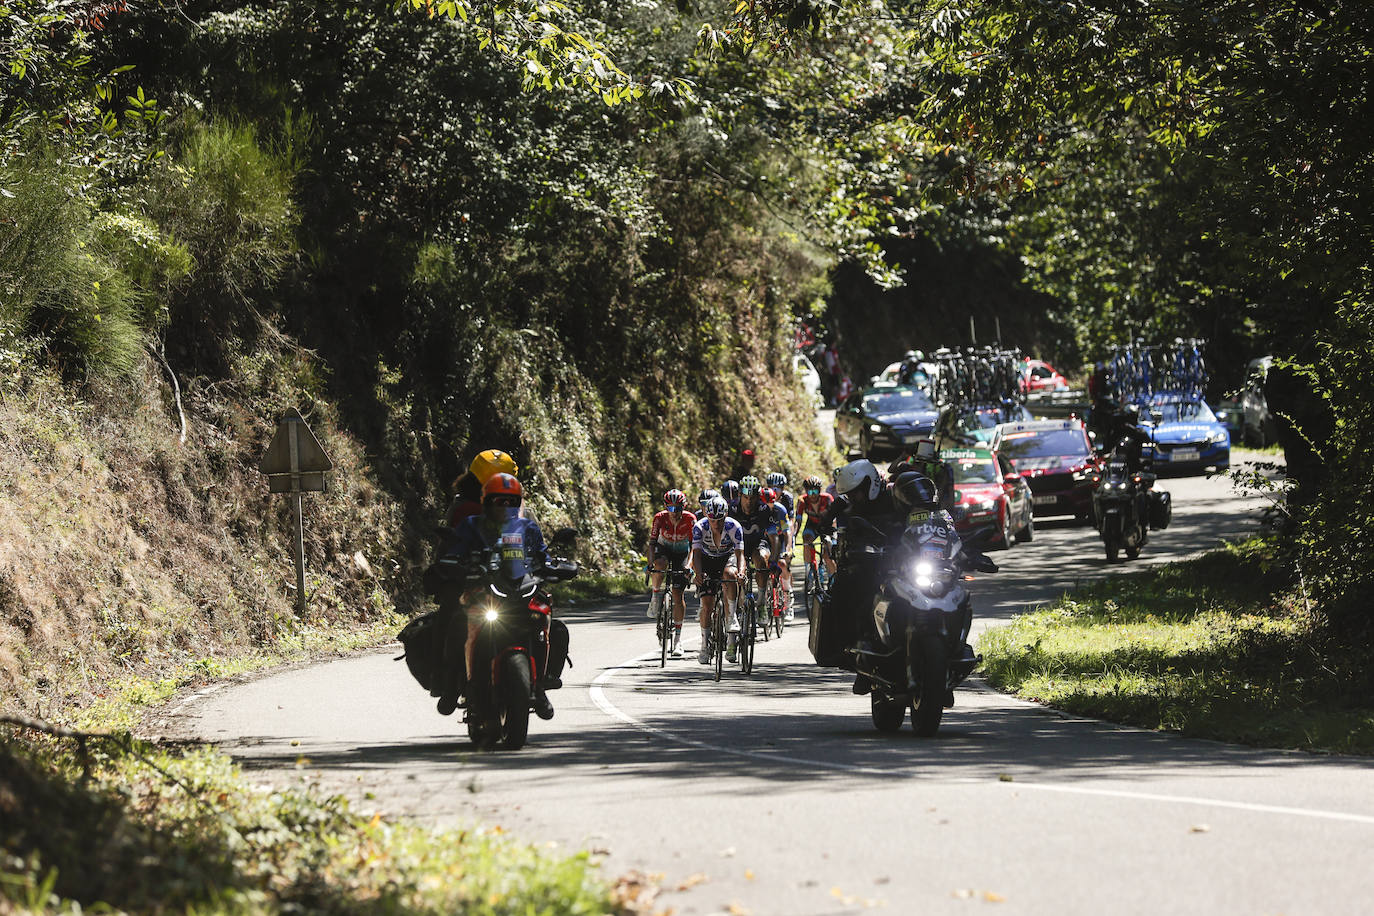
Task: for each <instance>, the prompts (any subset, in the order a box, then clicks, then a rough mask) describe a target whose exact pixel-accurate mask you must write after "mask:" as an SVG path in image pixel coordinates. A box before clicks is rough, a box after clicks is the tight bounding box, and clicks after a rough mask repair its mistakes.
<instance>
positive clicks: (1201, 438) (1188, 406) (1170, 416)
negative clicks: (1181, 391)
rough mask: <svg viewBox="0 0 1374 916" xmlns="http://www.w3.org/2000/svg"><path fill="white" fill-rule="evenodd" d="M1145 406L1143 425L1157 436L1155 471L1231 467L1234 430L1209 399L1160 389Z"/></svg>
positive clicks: (1219, 471) (1225, 468)
mask: <svg viewBox="0 0 1374 916" xmlns="http://www.w3.org/2000/svg"><path fill="white" fill-rule="evenodd" d="M1144 408H1145V409H1142V410H1141V415H1142V416H1141V427H1142V428H1144V429H1145V430H1146V431H1147V432H1151V433H1152V434H1153V435H1154V440H1155V443H1156V447H1155V450H1154V459H1155V470H1156V471H1169V470H1176V471H1193V472H1197V471H1202V470H1205V469H1207V468H1215V469H1216V471H1217V473H1221V472H1222V471H1225V470H1227V469H1228V468H1229V467H1230V466H1231V433H1230V431H1229V430H1228V429H1227V428H1226V423H1225V422H1223V421H1222V420H1220V419H1218V417H1217V415H1216V414H1215V413H1213V412H1212V408H1211V407H1208V406H1207V402H1206V401H1203V400H1199V399H1190V398H1185V397H1183V396H1181V395H1177V394H1169V393H1168V392H1161V393H1159V394H1156V395H1155V396H1154V397H1152V398H1151V399H1150V401H1149V403H1148V404H1146V405H1144ZM1147 411H1148V413H1147ZM1153 414H1158V415H1159V417H1158V420H1153V419H1151V415H1153ZM1147 454H1148V452H1147Z"/></svg>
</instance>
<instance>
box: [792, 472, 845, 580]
mask: <svg viewBox="0 0 1374 916" xmlns="http://www.w3.org/2000/svg"><path fill="white" fill-rule="evenodd" d="M823 486H824V481H822V480H821V479H820V478H819V477H817V476H816V475H815V474H812V475H811V476H810V477H807V478H806V480H804V481H802V496H801V501H800V502H799V503H798V504H797V519H796V523H795V524H796V526H797V527H799V528H801V536H802V548H803V550H804V551H805V553H804V558H805V560H806V565H807V567H810V566H811V564H812V563H814V562H815V557H816V538H820V539H821V562H823V563H824V564H825V567H826V569H828V570H829V571H830V575H832V576H833V575H835V560H834V558H833V557H831V556H830V543H829V540H828V539H829V537H830V532H832V531H834V530H835V525H834V522H833V520H832V519H831V518H830V504H831V503H833V502H834V501H835V496H834V494H833V493H826V492H824V491H823V490H822V489H821V488H822V487H823ZM803 519H805V522H803V521H802V520H803Z"/></svg>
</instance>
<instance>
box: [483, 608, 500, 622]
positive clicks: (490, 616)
mask: <svg viewBox="0 0 1374 916" xmlns="http://www.w3.org/2000/svg"><path fill="white" fill-rule="evenodd" d="M483 616H484V617H486V618H487V621H488V622H491V621H494V620H496V618H498V617H500V616H501V612H500V611H498V610H497V609H496V608H494V607H489V608H487V612H486V614H484V615H483Z"/></svg>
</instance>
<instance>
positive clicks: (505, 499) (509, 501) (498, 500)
mask: <svg viewBox="0 0 1374 916" xmlns="http://www.w3.org/2000/svg"><path fill="white" fill-rule="evenodd" d="M489 502H490V503H491V505H493V506H505V507H506V508H510V507H511V506H518V505H520V497H518V496H493V497H492V498H491V499H490V500H489Z"/></svg>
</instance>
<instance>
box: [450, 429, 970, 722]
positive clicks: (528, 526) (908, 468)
mask: <svg viewBox="0 0 1374 916" xmlns="http://www.w3.org/2000/svg"><path fill="white" fill-rule="evenodd" d="M740 457H741V461H740V463H739V464H738V465H737V467H736V468H735V470H734V471H733V472H732V473H734V474H738V477H735V476H732V477H730V478H728V479H727V480H725V481H724V482H723V483H722V484H721V485H720V487H719V488H718V489H716V488H708V489H704V490H702V491H701V492H700V493H699V494H698V495H697V498H696V503H695V508H689V507H688V497H687V494H686V493H685V492H683V491H682V490H680V489H676V488H674V489H670V490H668V491H667V492H666V493H664V494H663V509H662V510H661V511H659V512H658V513H657V514H656V515H655V516H654V518H653V523H652V525H651V527H650V534H649V540H648V544H647V549H646V554H647V557H648V566H647V572H648V574H649V577H650V579H651V593H650V600H649V607H648V615H649V616H650V617H651V618H657V617H658V616H659V614H660V609H661V605H662V602H664V601H668V600H670V601H671V602H672V604H671V627H672V632H671V649H670V653H671V656H672V657H674V658H681V657H682V656H683V646H682V628H683V624H684V620H685V618H686V602H685V589H686V586H687V584H688V582H689V581H691V582H693V583H694V584H695V586H696V589H697V594H698V596H699V597H700V599H701V609H700V615H699V619H698V623H699V625H700V627H701V631H702V640H701V649H700V651H699V653H698V661H699V662H701V663H702V664H710V663H711V660H712V659H711V654H710V648H709V642H708V639H707V637H706V634H707V630H708V628H709V627H710V626H711V623H712V620H713V617H712V615H713V614H714V613H715V612H716V601H717V597H716V596H717V595H719V600H720V601H722V602H723V605H724V606H723V608H722V613H724V614H725V615H726V621H727V625H726V632H727V634H728V637H727V649H726V656H727V657H728V658H729V659H730V661H731V662H732V663H733V662H735V661H736V659H737V657H738V638H737V637H738V635H739V633H740V632H741V628H742V624H743V623H744V622H745V621H742V620H741V616H740V597H741V586H745V587H747V586H748V584H749V583H750V581H752V583H753V585H754V588H755V589H756V590H757V593H767V592H768V590H769V588H770V587H772V588H775V589H781V590H783V594H784V595H785V596H786V597H785V601H784V602H783V603H782V605H781V616H782V617H783V619H784V621H785V620H789V619H791V617H792V605H793V595H792V576H791V561H792V552H793V547H794V545H795V543H796V541H797V539H798V538H799V537H800V539H801V541H802V545H803V552H804V553H803V555H804V559H805V563H806V569H807V570H808V572H809V573H811V574H813V575H817V576H818V577H819V575H820V571H821V570H824V578H825V580H826V581H828V582H829V586H828V588H826V589H824V591H823V592H818V593H812V595H811V597H812V599H813V601H814V600H818V599H819V600H823V601H824V602H826V605H827V606H828V607H829V606H833V607H835V609H836V610H835V611H833V612H828V615H829V619H830V620H832V621H833V620H836V619H839V620H841V621H842V625H840V626H838V628H836V627H833V626H832V627H831V628H830V630H829V633H830V635H829V636H828V637H826V639H825V640H823V642H826V641H834V640H836V639H837V640H838V642H839V644H840V646H841V648H840V649H839V651H838V652H832V651H830V650H826V649H824V648H822V649H821V650H818V649H817V647H816V646H813V647H812V651H813V653H814V654H815V655H816V661H817V662H818V663H819V664H822V665H833V666H838V667H849V668H850V670H853V669H852V666H851V665H849V664H847V663H846V656H845V650H844V648H843V647H847V646H853V645H860V646H861V645H862V644H863V642H864V640H865V639H866V638H868V637H870V636H871V635H872V634H870V633H869V632H868V630H869V629H871V626H872V624H871V621H868V622H866V621H865V619H864V618H865V615H864V614H862V613H860V609H861V608H863V607H865V605H866V604H867V603H868V602H867V598H868V597H869V596H870V595H871V593H872V590H873V589H875V588H876V583H875V582H873V581H870V580H871V576H869V575H868V574H867V573H865V572H863V571H862V570H861V569H859V568H858V567H856V566H855V565H854V564H847V563H846V562H845V558H844V548H843V540H842V539H841V540H840V542H839V545H838V547H837V546H836V535H837V534H839V533H840V532H842V531H843V529H844V526H845V524H846V520H848V519H851V518H855V517H857V518H863V519H864V520H865V521H866V522H868V523H869V524H870V525H872V526H875V527H877V528H879V529H883V530H890V531H892V532H893V533H900V531H901V530H902V528H903V527H904V525H905V524H906V522H907V520H908V518H909V517H910V513H912V512H920V511H923V512H925V513H927V515H929V514H930V513H935V514H936V517H937V518H940V519H943V520H944V521H943V522H942V524H946V523H947V525H948V527H949V529H950V531H951V532H952V530H953V522H952V521H951V520H949V516H948V513H947V512H945V511H944V509H943V507H942V506H941V503H942V502H944V501H945V500H943V499H942V495H943V496H944V497H945V499H948V497H949V496H951V495H952V493H946V494H942V493H941V488H942V487H941V485H945V486H946V487H947V483H946V482H947V480H948V474H947V470H946V469H944V468H943V467H942V466H941V463H940V462H939V460H938V458H937V457H936V453H935V449H934V443H933V442H932V441H930V440H923V441H922V442H921V443H920V444H919V445H918V446H917V448H916V450H915V452H914V453H913V454H912V455H909V456H906V457H904V458H902V459H899V460H898V461H897V462H894V463H893V465H892V466H890V467H889V468H888V469H887V473H886V474H884V473H881V472H880V471H879V470H878V469H877V468H876V467H875V466H874V465H873V464H872V462H870V461H867V460H863V459H861V460H859V461H854V462H850V463H849V464H847V465H845V466H843V467H841V468H837V469H836V470H835V472H834V473H833V474H832V477H831V480H830V481H829V482H827V481H825V480H823V479H822V478H820V477H819V476H816V475H810V476H808V477H806V479H805V480H803V481H802V487H801V492H800V493H799V494H796V495H794V494H793V493H792V492H791V491H790V490H789V489H788V479H787V475H786V474H784V473H782V472H780V471H773V472H772V473H769V474H766V475H764V476H763V477H759V476H757V475H756V474H754V473H753V467H752V465H753V459H754V455H753V452H752V451H750V450H748V449H745V450H744V451H743V452H741V456H740ZM517 473H518V469H517V468H516V466H515V462H514V460H513V459H512V458H511V457H510V456H509V455H507V454H506V453H504V452H501V451H499V450H496V449H488V450H486V451H483V452H481V453H479V454H478V456H477V457H476V458H475V459H474V460H473V462H472V463H471V465H470V466H469V468H468V470H467V471H466V472H465V473H464V474H463V475H462V476H461V477H460V478H459V479H458V480H457V481H455V485H454V489H455V491H456V494H457V495H456V496H455V499H454V501H453V505H452V506H451V507H450V510H449V513H448V516H447V519H446V521H447V523H448V526H449V527H450V528H452V529H453V531H454V533H455V535H456V538H455V540H454V541H453V542H452V543H451V545H450V547H449V549H450V550H458V551H466V550H475V549H478V548H482V547H487V548H490V547H491V546H493V545H501V546H502V550H501V554H500V555H501V557H502V560H503V562H505V563H509V564H510V566H511V570H510V572H511V574H512V576H513V577H515V578H519V577H520V576H523V575H526V574H528V573H529V572H530V571H537V570H538V569H539V568H540V566H541V564H544V563H548V562H549V557H548V554H547V552H546V551H545V548H544V541H543V536H542V533H541V531H540V529H539V526H538V523H537V522H536V521H535V520H534V519H533V518H532V517H531V516H530V514H529V513H528V511H527V510H525V508H524V507H523V498H522V497H523V488H522V486H521V484H520V482H519V480H518V478H517V477H516V474H517ZM937 481H938V484H937ZM923 517H924V516H923ZM516 535H518V538H517V537H516ZM508 544H509V545H512V546H511V547H510V549H506V547H505V545H508ZM770 579H771V582H770ZM810 581H811V580H810V579H808V585H809V583H810ZM818 581H819V579H818ZM467 598H468V596H466V595H464V596H463V599H464V600H466V599H467ZM442 604H443V602H441V610H444V608H443V607H442ZM775 607H777V606H776V605H775ZM769 612H770V613H771V611H769ZM445 617H446V618H449V619H448V620H447V622H446V624H445V626H444V627H443V635H442V640H443V646H444V650H443V659H444V665H445V668H446V669H447V671H448V675H447V676H446V677H445V679H444V683H443V687H442V690H441V691H440V693H441V695H440V697H439V703H438V709H439V712H440V713H441V714H444V715H448V714H451V713H452V712H453V711H454V709H455V708H456V707H457V706H458V705H459V704H458V699H459V696H460V693H461V691H462V687H463V683H464V674H465V672H466V670H467V669H468V668H469V666H470V664H471V658H470V655H471V650H472V636H473V634H474V632H475V629H476V628H475V626H474V625H471V624H470V625H468V626H464V625H463V624H464V623H467V620H466V613H465V611H464V609H463V601H460V602H458V604H457V606H454V607H452V608H450V609H449V613H448V614H446V615H445ZM837 633H838V634H839V635H838V636H836V635H835V634H837ZM548 640H549V649H550V657H549V665H548V676H547V677H546V678H542V679H541V682H540V683H538V684H535V685H534V688H535V703H534V705H535V710H536V712H538V714H539V715H540V716H541V717H543V718H548V717H551V716H552V715H553V707H552V704H551V703H550V702H549V700H548V697H547V694H546V691H547V690H551V689H554V688H556V687H559V686H561V681H560V680H559V678H558V675H559V673H560V672H561V670H562V668H563V665H564V663H565V660H566V658H567V648H568V634H567V627H566V626H565V625H563V624H562V622H561V621H558V622H556V624H555V625H554V626H553V631H551V632H549V634H548ZM814 641H815V637H814V634H813V642H814ZM855 691H856V692H860V693H862V692H866V684H864V683H863V677H862V675H860V676H859V679H858V680H856V682H855Z"/></svg>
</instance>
